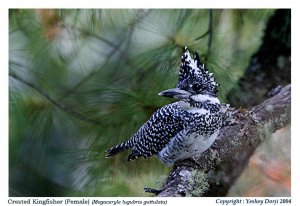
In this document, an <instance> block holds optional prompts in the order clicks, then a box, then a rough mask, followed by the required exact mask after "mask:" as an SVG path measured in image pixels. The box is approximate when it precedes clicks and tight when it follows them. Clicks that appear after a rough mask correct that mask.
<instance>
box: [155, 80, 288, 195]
mask: <svg viewBox="0 0 300 206" xmlns="http://www.w3.org/2000/svg"><path fill="white" fill-rule="evenodd" d="M229 113H230V114H231V117H230V120H231V122H232V123H231V124H230V125H225V126H223V127H222V128H221V131H220V134H219V137H218V139H217V140H216V141H215V142H214V144H213V145H212V147H211V148H210V149H209V150H207V151H206V152H204V153H203V154H202V155H201V156H199V157H195V158H194V160H195V161H191V160H184V161H181V162H177V163H176V164H175V165H174V167H173V170H172V171H171V173H170V174H169V176H168V178H167V180H166V182H165V184H164V186H163V189H162V190H161V192H160V193H158V195H157V196H160V197H170V196H225V195H226V194H227V192H228V190H229V188H230V187H231V186H232V185H233V183H234V181H235V180H236V179H237V177H238V176H239V175H240V174H241V173H242V171H243V169H244V168H245V166H246V165H247V163H248V160H249V158H250V157H251V155H252V154H253V153H254V151H255V149H256V148H257V147H258V145H259V144H260V143H261V142H262V141H264V140H265V139H267V138H269V137H270V136H271V134H272V133H274V132H275V131H277V130H278V129H280V128H282V127H285V126H286V125H288V124H290V122H291V86H290V85H288V86H286V87H284V88H282V89H281V90H280V91H279V93H277V94H276V95H274V96H273V97H270V98H269V99H267V100H265V101H264V102H262V103H261V104H259V105H258V106H255V107H253V108H252V109H251V110H249V111H246V110H234V111H229Z"/></svg>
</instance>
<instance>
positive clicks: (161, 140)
mask: <svg viewBox="0 0 300 206" xmlns="http://www.w3.org/2000/svg"><path fill="white" fill-rule="evenodd" d="M217 87H218V84H217V83H216V82H215V79H214V77H213V76H212V74H209V73H208V71H207V70H206V68H205V66H204V64H203V63H202V62H201V60H200V58H199V55H198V54H197V53H196V54H195V55H194V57H193V58H192V57H191V55H190V53H189V51H188V49H187V48H186V47H185V48H184V51H183V54H182V57H181V66H180V71H179V81H178V84H177V86H176V88H174V89H169V90H166V91H163V92H161V93H159V95H161V96H166V97H172V98H175V99H177V100H178V101H177V102H175V103H172V104H168V105H166V106H164V107H162V108H160V109H158V110H157V111H156V112H155V113H154V114H153V115H152V116H151V117H150V119H149V120H148V121H147V122H146V123H145V124H144V125H143V126H142V127H141V128H140V129H139V130H138V131H137V132H136V133H135V134H134V135H133V136H132V137H131V138H130V139H129V140H127V141H125V142H123V143H121V144H119V145H117V146H115V147H113V148H111V149H109V150H107V151H106V157H110V156H113V155H116V154H117V153H119V152H122V151H124V150H127V149H131V150H132V152H131V154H130V155H129V156H128V161H131V160H134V159H136V158H138V157H145V158H146V157H149V156H152V155H156V156H157V157H158V158H159V159H160V160H161V161H162V162H163V163H164V164H166V165H171V164H172V163H174V162H175V161H177V160H182V159H186V158H190V157H193V156H195V155H198V154H201V153H203V152H204V151H205V150H207V149H208V148H209V147H210V146H211V145H212V143H213V142H214V141H215V139H216V137H217V136H218V133H219V129H220V127H221V125H222V118H221V111H220V101H219V100H218V98H217V92H218V91H217Z"/></svg>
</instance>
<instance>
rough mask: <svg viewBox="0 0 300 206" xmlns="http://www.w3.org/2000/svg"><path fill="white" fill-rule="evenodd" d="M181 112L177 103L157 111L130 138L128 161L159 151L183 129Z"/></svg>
mask: <svg viewBox="0 0 300 206" xmlns="http://www.w3.org/2000/svg"><path fill="white" fill-rule="evenodd" d="M182 112H183V110H181V109H180V106H179V104H178V103H177V102H175V103H173V104H168V105H166V106H164V107H162V108H160V109H158V110H157V111H156V112H155V113H154V114H153V115H152V116H151V117H150V119H149V120H148V121H147V122H146V123H145V124H144V125H143V126H142V127H141V128H140V129H139V130H138V131H137V133H136V134H135V135H134V136H133V137H132V140H133V144H134V146H133V150H132V153H131V154H130V155H129V157H128V160H129V161H130V160H134V159H136V158H138V157H141V156H143V157H149V156H152V155H153V154H157V153H158V152H159V151H161V150H162V148H164V147H165V146H166V144H167V143H168V142H169V141H170V139H171V138H172V137H174V136H175V135H176V134H177V133H178V132H180V131H181V130H182V129H183V119H182Z"/></svg>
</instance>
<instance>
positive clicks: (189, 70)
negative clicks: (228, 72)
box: [177, 47, 219, 95]
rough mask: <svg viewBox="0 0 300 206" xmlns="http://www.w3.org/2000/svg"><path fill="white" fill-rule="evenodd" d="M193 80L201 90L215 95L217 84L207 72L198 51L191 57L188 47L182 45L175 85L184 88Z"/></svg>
mask: <svg viewBox="0 0 300 206" xmlns="http://www.w3.org/2000/svg"><path fill="white" fill-rule="evenodd" d="M194 82H197V83H198V84H199V85H200V87H201V88H202V89H203V90H206V91H207V92H210V93H212V94H214V95H217V87H218V86H219V85H218V83H217V82H216V81H215V78H214V77H213V74H212V73H209V72H208V70H207V69H206V67H205V65H204V64H203V63H202V61H201V59H200V57H199V54H198V53H195V54H194V56H193V58H192V57H191V54H190V52H189V50H188V48H187V47H184V50H183V54H182V56H181V66H180V70H179V82H178V84H177V87H178V88H181V89H184V87H186V86H187V85H188V84H191V83H194Z"/></svg>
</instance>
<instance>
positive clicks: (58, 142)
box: [9, 9, 291, 196]
mask: <svg viewBox="0 0 300 206" xmlns="http://www.w3.org/2000/svg"><path fill="white" fill-rule="evenodd" d="M184 46H188V47H189V49H190V50H192V51H198V52H199V53H200V56H201V58H202V60H203V61H204V62H205V64H206V65H207V68H208V70H210V71H211V72H213V73H214V75H215V78H216V80H217V82H218V83H219V84H220V85H221V86H220V87H219V98H220V99H221V102H227V103H230V104H232V105H234V106H236V107H241V108H249V107H251V106H253V105H255V104H258V103H259V102H261V101H263V100H264V99H265V98H267V93H268V92H269V91H270V90H271V89H272V88H274V87H276V86H277V85H285V84H288V83H290V75H291V74H290V10H257V9H251V10H196V9H195V10H194V9H193V10H184V9H180V10H179V9H178V10H165V9H158V10H147V9H143V10H142V9H140V10H127V9H122V10H116V9H113V10H92V9H89V10H86V9H77V10H68V9H63V10H49V9H43V10H39V9H37V10H29V9H11V10H10V11H9V195H10V196H151V194H145V193H143V188H144V187H152V188H158V187H160V186H161V184H162V183H163V181H164V179H165V178H166V176H167V174H168V172H169V171H170V170H171V168H168V167H166V166H164V165H162V164H161V162H160V161H159V160H158V159H156V158H155V157H151V158H148V159H142V158H140V159H137V160H135V161H133V162H127V155H128V152H127V153H122V154H120V155H118V156H115V157H114V158H110V159H106V158H105V157H104V156H105V154H104V151H105V150H107V149H109V148H110V147H112V146H114V145H116V144H118V143H120V142H122V141H124V140H126V139H128V138H129V137H131V135H133V134H134V132H135V131H136V130H137V129H138V128H139V127H140V126H141V125H142V124H143V123H144V122H145V121H147V119H148V118H149V117H150V116H151V115H152V113H153V112H155V111H156V110H157V109H158V108H159V107H161V106H163V105H165V104H168V103H171V101H172V100H170V99H167V98H162V97H159V96H158V95H157V94H158V93H159V92H160V91H163V90H165V89H168V88H173V87H174V86H175V85H176V83H177V78H178V70H179V65H180V57H181V52H182V48H183V47H184ZM290 173H291V171H290V127H289V126H288V127H286V128H283V129H281V130H279V131H277V132H276V133H275V134H273V137H272V138H270V139H268V140H267V141H266V142H265V143H264V144H262V145H261V146H260V147H259V148H258V149H257V151H256V153H255V154H254V156H253V157H252V158H251V160H250V161H249V164H248V166H247V168H246V170H245V172H244V174H242V175H241V177H240V178H239V179H238V180H237V181H236V183H235V185H233V187H232V188H231V190H230V192H229V193H228V196H290Z"/></svg>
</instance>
